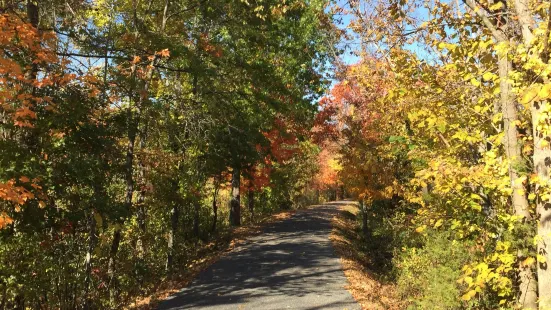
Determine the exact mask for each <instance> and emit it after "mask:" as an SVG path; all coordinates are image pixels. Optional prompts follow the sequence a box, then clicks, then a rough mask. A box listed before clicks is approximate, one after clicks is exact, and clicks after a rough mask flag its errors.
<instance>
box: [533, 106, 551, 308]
mask: <svg viewBox="0 0 551 310" xmlns="http://www.w3.org/2000/svg"><path fill="white" fill-rule="evenodd" d="M548 104H549V103H548V102H541V103H538V104H535V105H534V106H533V107H532V111H531V112H532V121H533V133H534V154H533V160H534V168H535V172H536V174H537V175H538V177H539V179H540V180H541V181H543V182H545V183H547V184H548V183H549V181H550V180H549V179H550V178H549V166H550V165H551V150H550V149H548V148H547V149H543V148H541V147H539V145H540V143H541V141H542V140H544V139H545V137H544V136H543V135H542V134H541V133H540V132H539V131H538V130H537V124H538V122H539V120H540V115H541V111H542V110H543V109H545V107H546V106H547V105H548ZM544 118H545V117H544ZM536 192H539V186H536ZM536 211H537V214H538V216H539V225H538V228H537V234H538V236H539V238H540V240H539V242H538V248H537V253H538V254H539V255H542V256H543V257H545V258H546V262H544V263H538V291H539V299H540V309H549V308H551V268H549V263H550V262H551V203H550V202H549V201H548V200H545V201H544V200H542V199H541V198H540V197H539V195H538V198H537V202H536Z"/></svg>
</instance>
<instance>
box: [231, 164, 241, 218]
mask: <svg viewBox="0 0 551 310" xmlns="http://www.w3.org/2000/svg"><path fill="white" fill-rule="evenodd" d="M231 185H232V192H231V195H232V196H231V200H230V225H232V226H239V225H241V195H240V193H239V187H240V185H241V174H240V172H239V168H234V169H233V172H232V181H231Z"/></svg>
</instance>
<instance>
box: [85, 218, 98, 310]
mask: <svg viewBox="0 0 551 310" xmlns="http://www.w3.org/2000/svg"><path fill="white" fill-rule="evenodd" d="M95 247H96V218H95V216H94V210H90V214H89V215H88V250H87V251H86V259H85V268H86V275H85V279H84V298H85V301H84V302H85V304H84V309H86V310H88V309H90V308H91V305H92V301H91V298H90V282H91V281H92V255H93V253H94V249H95Z"/></svg>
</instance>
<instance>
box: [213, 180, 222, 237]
mask: <svg viewBox="0 0 551 310" xmlns="http://www.w3.org/2000/svg"><path fill="white" fill-rule="evenodd" d="M220 179H221V177H218V176H216V177H214V193H213V194H212V212H213V213H214V214H213V218H212V227H211V231H212V232H215V231H216V223H217V222H218V204H217V201H216V198H217V197H218V190H219V189H220Z"/></svg>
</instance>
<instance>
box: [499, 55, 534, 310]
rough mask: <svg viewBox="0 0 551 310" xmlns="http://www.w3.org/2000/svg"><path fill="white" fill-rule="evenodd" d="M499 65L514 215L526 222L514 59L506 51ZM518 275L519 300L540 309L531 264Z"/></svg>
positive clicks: (520, 270)
mask: <svg viewBox="0 0 551 310" xmlns="http://www.w3.org/2000/svg"><path fill="white" fill-rule="evenodd" d="M498 67H499V77H500V95H501V96H500V102H501V112H502V114H503V131H504V136H503V145H504V147H505V153H506V155H507V159H508V161H509V178H510V182H511V189H512V190H513V193H512V196H511V200H512V204H513V209H514V212H515V215H517V216H519V217H521V218H522V219H523V221H526V220H529V219H530V218H531V215H530V210H529V207H528V200H527V199H526V194H525V189H524V186H523V185H522V184H519V183H518V182H516V180H517V179H518V178H519V177H520V175H519V173H518V171H517V169H516V168H515V167H516V166H518V164H519V163H521V162H522V151H521V146H520V144H519V141H518V135H519V133H518V129H517V126H516V122H517V120H518V111H517V102H516V97H515V95H514V93H513V92H512V87H511V84H510V83H509V82H508V81H507V79H508V77H509V72H510V71H511V67H512V65H511V62H510V61H509V59H508V58H507V54H505V55H501V56H499V60H498ZM518 256H519V257H518V260H519V261H522V260H523V258H524V257H525V253H522V251H519V253H518ZM518 277H519V291H520V296H519V303H520V304H521V305H522V307H523V308H524V309H537V300H538V294H537V280H536V277H535V274H534V272H533V270H532V268H531V267H530V266H526V267H522V266H521V267H520V269H519V273H518Z"/></svg>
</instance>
